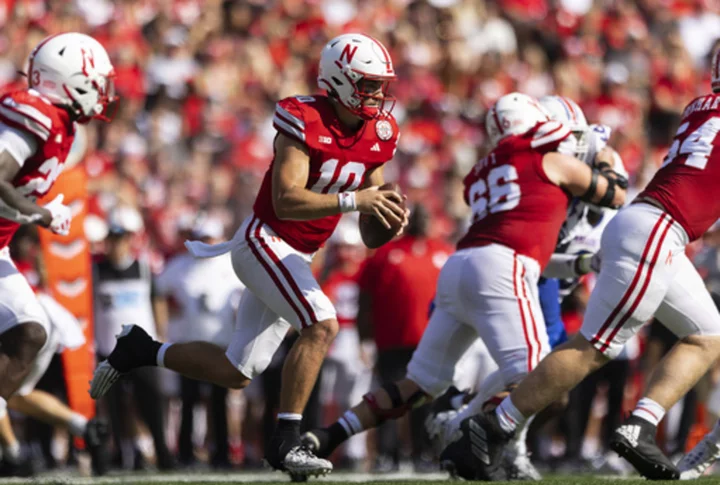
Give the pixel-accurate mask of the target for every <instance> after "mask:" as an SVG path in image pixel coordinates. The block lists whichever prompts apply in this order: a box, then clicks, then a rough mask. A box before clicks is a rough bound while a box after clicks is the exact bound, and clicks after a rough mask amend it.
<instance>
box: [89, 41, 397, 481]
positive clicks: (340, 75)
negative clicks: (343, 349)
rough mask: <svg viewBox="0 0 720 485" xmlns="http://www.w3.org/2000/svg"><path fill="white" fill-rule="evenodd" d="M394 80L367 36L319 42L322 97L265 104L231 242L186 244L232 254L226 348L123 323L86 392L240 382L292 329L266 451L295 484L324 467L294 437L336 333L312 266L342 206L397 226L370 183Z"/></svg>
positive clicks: (386, 195) (385, 149) (387, 133)
mask: <svg viewBox="0 0 720 485" xmlns="http://www.w3.org/2000/svg"><path fill="white" fill-rule="evenodd" d="M394 79H395V71H394V69H393V63H392V60H391V58H390V54H389V53H388V51H387V49H386V48H385V46H383V45H382V44H381V43H380V42H379V41H377V40H376V39H374V38H372V37H369V36H367V35H364V34H344V35H341V36H339V37H336V38H334V39H332V40H331V41H330V42H328V44H327V45H326V46H325V48H324V49H323V51H322V54H321V57H320V66H319V75H318V85H319V86H320V88H322V89H325V90H326V92H327V94H319V95H313V96H293V97H290V98H286V99H283V100H281V101H280V102H278V103H277V105H276V107H275V116H274V119H273V125H274V127H275V129H276V130H277V136H276V137H275V142H274V149H275V150H274V151H275V156H274V159H273V161H272V164H271V166H270V168H269V170H268V171H267V173H266V175H265V179H264V180H263V183H262V186H261V187H260V192H259V194H258V196H257V199H256V201H255V205H254V210H253V215H251V216H250V217H248V218H247V219H246V220H245V222H244V223H243V224H242V225H241V227H240V228H239V229H238V231H237V233H236V234H235V236H234V238H233V239H232V240H231V241H228V242H225V243H221V244H218V245H215V246H208V245H206V244H202V243H199V242H191V243H188V244H187V246H188V249H189V250H190V252H191V253H192V254H194V255H195V256H199V257H214V256H218V255H220V254H223V253H226V252H231V256H232V264H233V268H234V270H235V274H236V275H237V276H238V277H239V278H240V279H241V280H242V282H243V283H245V285H246V286H247V291H246V292H245V293H244V294H243V296H242V300H241V301H240V308H239V309H238V316H237V323H236V327H235V333H234V335H233V338H232V341H231V342H230V345H229V348H228V349H227V352H225V351H223V350H222V349H221V348H220V347H218V346H215V345H212V344H209V343H206V342H190V343H178V344H172V345H171V344H163V343H162V342H157V341H154V340H153V339H152V338H150V337H149V336H148V335H147V334H146V333H145V332H144V331H143V330H142V329H141V328H139V327H136V326H128V327H126V329H125V330H124V331H123V333H121V335H120V336H119V338H118V340H117V345H116V346H115V349H114V350H113V352H112V354H110V356H109V357H108V359H107V361H105V362H103V363H101V364H100V366H99V367H98V369H97V370H96V372H95V375H94V377H93V381H92V384H91V390H90V393H91V395H92V396H93V397H95V398H98V397H100V396H102V395H103V394H105V392H107V390H108V389H109V387H110V386H111V385H112V384H113V383H114V382H115V381H116V380H117V379H118V378H119V376H120V375H121V374H122V373H125V372H128V371H129V370H131V369H134V368H136V367H140V366H148V365H159V366H164V367H167V368H170V369H172V370H174V371H177V372H179V373H181V374H183V375H185V376H187V377H191V378H194V379H200V380H207V381H211V382H214V383H216V384H219V385H221V386H227V387H232V388H243V387H245V386H247V385H248V383H249V382H250V380H251V379H252V378H254V377H255V376H257V375H258V374H260V373H262V372H263V371H264V370H265V368H266V367H267V366H268V364H269V363H270V361H271V360H272V357H273V354H274V353H275V351H276V350H277V348H278V346H279V345H280V343H281V342H282V340H283V338H284V337H285V334H286V333H287V331H288V330H289V328H290V326H292V327H294V328H295V329H296V330H297V331H298V332H299V334H300V337H299V338H298V340H297V341H296V343H295V344H294V346H293V348H292V350H291V351H290V352H289V354H288V356H287V358H286V361H285V366H284V368H283V379H282V391H281V397H280V409H279V414H278V423H277V428H276V431H275V434H274V435H273V436H272V437H271V438H270V439H269V440H268V443H267V446H266V453H265V457H266V460H267V461H268V462H269V463H270V465H271V466H272V467H274V468H276V469H279V470H285V471H287V472H288V473H290V474H291V475H292V476H294V477H295V478H298V479H302V478H304V477H307V476H308V475H318V474H325V473H328V472H329V471H330V470H331V469H332V465H331V464H330V462H329V461H327V460H325V459H321V458H318V457H316V456H315V455H314V454H313V453H312V452H311V451H309V450H307V449H306V448H304V447H302V446H301V442H300V424H301V423H300V421H301V418H302V412H303V409H304V408H305V404H306V402H307V400H308V397H309V395H310V392H311V390H312V388H313V385H314V384H315V381H316V379H317V375H318V372H319V370H320V366H321V363H322V361H323V358H324V357H325V355H326V353H327V350H328V348H329V346H330V344H331V343H332V341H333V339H334V337H335V335H336V334H337V332H338V321H337V316H336V312H335V308H334V307H333V305H332V303H331V302H330V300H329V298H328V297H327V296H326V295H325V293H323V291H322V289H321V288H320V285H319V283H318V282H317V280H316V279H315V277H314V276H313V273H312V271H311V269H310V262H311V260H312V256H313V253H315V252H316V251H317V250H318V249H319V248H320V247H321V246H322V245H323V243H324V242H325V241H326V240H327V239H328V238H329V237H330V235H331V234H332V232H333V230H334V229H335V226H336V225H337V223H338V220H339V219H340V215H341V214H343V213H346V212H361V213H365V214H373V215H374V216H375V217H377V218H378V219H379V220H380V221H381V222H382V223H383V224H384V225H385V227H387V228H388V229H390V228H391V227H397V228H400V230H401V229H402V227H403V225H404V224H406V223H407V214H406V211H404V210H403V209H402V208H401V206H400V205H401V204H402V202H403V197H402V196H401V195H400V194H399V193H397V192H395V191H393V190H378V187H379V186H380V185H382V184H383V182H384V180H383V166H384V164H385V163H386V162H387V161H389V160H390V159H391V158H392V157H393V155H394V154H395V150H396V148H397V140H398V126H397V123H396V122H395V118H394V117H393V116H392V114H391V113H390V111H391V109H392V106H393V104H394V101H393V99H392V97H391V96H389V94H388V85H389V84H390V82H391V81H392V80H394Z"/></svg>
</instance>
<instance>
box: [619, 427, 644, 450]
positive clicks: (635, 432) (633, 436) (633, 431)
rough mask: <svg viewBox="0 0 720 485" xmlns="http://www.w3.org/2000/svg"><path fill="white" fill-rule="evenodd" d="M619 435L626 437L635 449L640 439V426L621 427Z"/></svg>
mask: <svg viewBox="0 0 720 485" xmlns="http://www.w3.org/2000/svg"><path fill="white" fill-rule="evenodd" d="M618 434H620V435H622V436H624V437H625V438H626V439H627V440H628V441H629V442H630V444H631V445H632V446H633V448H636V447H637V445H638V438H639V437H640V426H638V425H637V424H632V425H625V426H620V429H619V430H618Z"/></svg>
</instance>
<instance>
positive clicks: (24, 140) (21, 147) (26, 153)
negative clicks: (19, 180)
mask: <svg viewBox="0 0 720 485" xmlns="http://www.w3.org/2000/svg"><path fill="white" fill-rule="evenodd" d="M37 148H38V146H37V141H36V140H35V138H34V137H33V136H32V135H30V134H29V133H26V132H24V131H22V130H20V129H18V128H13V127H12V126H8V125H6V124H4V123H2V121H0V153H1V152H3V151H7V152H8V153H9V154H10V155H11V156H12V157H13V158H14V159H15V161H16V162H17V163H18V165H20V166H21V167H22V166H23V164H24V163H25V160H27V159H28V158H30V157H31V156H32V155H33V153H35V150H37Z"/></svg>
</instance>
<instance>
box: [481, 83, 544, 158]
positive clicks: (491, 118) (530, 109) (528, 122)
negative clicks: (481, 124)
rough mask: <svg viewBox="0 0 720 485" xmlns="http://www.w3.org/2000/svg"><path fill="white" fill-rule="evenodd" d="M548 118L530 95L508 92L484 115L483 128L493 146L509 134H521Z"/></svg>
mask: <svg viewBox="0 0 720 485" xmlns="http://www.w3.org/2000/svg"><path fill="white" fill-rule="evenodd" d="M549 119H550V117H549V115H548V113H547V112H546V111H545V110H544V109H543V107H542V106H540V103H538V102H537V100H536V99H535V98H533V97H532V96H528V95H527V94H522V93H510V94H506V95H505V96H503V97H501V98H500V99H498V100H497V102H495V105H494V106H493V107H492V108H490V111H488V112H487V115H486V116H485V130H486V131H487V134H488V136H489V137H490V143H491V144H492V146H493V147H495V146H496V145H497V144H498V143H499V142H500V140H502V139H503V138H505V137H507V136H510V135H521V134H523V133H525V132H527V131H528V130H530V129H532V128H533V127H534V126H535V125H537V124H538V123H540V122H541V121H548V120H549Z"/></svg>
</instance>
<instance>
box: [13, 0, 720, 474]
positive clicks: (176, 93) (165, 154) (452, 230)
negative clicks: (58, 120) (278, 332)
mask: <svg viewBox="0 0 720 485" xmlns="http://www.w3.org/2000/svg"><path fill="white" fill-rule="evenodd" d="M60 31H80V32H86V33H89V34H91V35H93V36H94V37H95V38H97V39H98V40H99V41H100V42H101V43H102V44H103V45H104V46H105V47H106V49H107V50H108V52H109V53H110V55H111V57H112V60H113V63H114V65H115V68H116V72H117V78H116V80H115V83H116V87H117V91H118V92H119V94H120V96H121V100H120V102H119V103H118V105H117V113H116V115H115V118H114V121H113V122H112V123H111V124H102V123H96V124H92V125H90V126H88V127H86V128H85V129H84V131H83V136H82V137H81V138H82V141H81V145H82V146H83V147H84V156H83V159H84V161H83V163H84V167H85V169H86V171H87V174H88V176H89V186H88V188H89V190H90V194H91V202H90V214H91V217H90V222H89V223H88V224H87V226H86V228H87V232H88V234H87V235H88V238H89V239H90V240H91V241H92V242H93V243H94V244H93V248H94V250H95V251H96V252H97V253H98V254H100V253H104V252H107V251H108V250H109V247H110V245H111V244H112V242H109V241H110V240H112V239H113V238H114V237H117V233H116V234H114V235H113V227H114V226H113V224H115V225H117V223H116V222H117V221H116V222H113V221H111V219H112V214H113V213H114V212H113V211H117V210H118V208H122V209H123V210H127V211H131V212H132V213H133V214H136V215H133V216H127V217H130V219H132V220H133V222H132V223H126V225H127V224H130V226H132V227H125V229H124V232H123V234H125V233H129V234H131V235H132V238H131V244H130V248H131V251H132V253H133V254H134V255H136V256H137V255H139V256H142V258H144V260H146V261H148V264H149V267H150V269H151V272H152V273H154V274H155V275H161V274H162V273H163V271H164V268H165V267H166V266H167V265H168V262H169V261H170V260H171V258H173V257H175V256H178V255H181V254H182V252H183V247H182V242H183V240H184V238H186V237H188V236H189V235H191V234H192V233H193V231H194V230H198V217H197V216H198V214H202V217H203V221H208V220H210V221H212V227H213V229H212V231H213V232H212V237H213V238H214V239H222V238H227V237H230V236H232V233H233V232H234V230H235V229H236V227H237V226H238V225H239V222H240V221H242V220H243V219H244V218H245V217H246V216H247V215H248V213H249V212H250V210H251V206H252V202H253V200H254V196H255V194H256V191H257V189H258V187H259V186H260V181H261V177H262V176H263V174H264V172H265V171H266V170H267V168H268V165H269V162H270V160H271V158H272V155H273V154H272V139H273V137H274V135H275V132H274V129H273V128H272V116H273V111H274V103H275V102H276V101H277V100H279V99H282V98H283V97H286V96H291V95H296V94H311V93H313V92H316V91H317V86H316V76H317V60H318V58H319V54H320V50H321V48H322V47H323V45H324V44H325V42H326V41H327V40H328V39H330V38H331V37H333V36H335V35H337V34H338V33H341V32H347V31H361V32H365V33H368V34H370V35H373V36H375V37H377V38H378V39H380V40H381V41H382V42H383V43H384V44H385V45H386V46H387V47H388V49H389V51H390V53H391V55H392V58H393V61H394V64H395V70H396V72H397V74H398V80H397V82H395V83H394V84H393V85H392V87H391V91H392V94H394V95H395V96H396V97H397V99H398V102H397V104H396V106H395V109H394V112H393V114H394V115H395V116H396V118H397V119H398V121H399V124H400V127H401V133H402V137H401V138H400V144H399V149H398V152H397V154H396V156H395V158H394V160H393V161H392V162H391V163H390V164H389V165H388V167H387V169H386V172H385V173H386V178H387V179H389V180H394V181H397V182H398V183H400V185H401V187H402V188H403V190H404V192H405V193H407V195H408V198H409V200H410V202H411V203H414V202H418V201H422V203H423V206H424V209H423V210H424V211H425V213H426V214H427V217H426V220H427V223H426V226H427V227H426V228H425V229H424V236H423V237H425V236H426V237H429V238H431V239H433V240H438V241H444V243H453V242H454V241H455V240H457V238H458V236H459V235H461V233H462V231H463V230H464V228H465V227H466V224H467V216H468V210H467V207H466V206H465V204H464V202H463V201H462V196H461V194H462V190H461V189H460V187H461V181H462V177H463V176H464V175H465V174H466V173H467V171H468V170H469V169H470V167H471V166H472V165H473V164H474V163H475V161H476V160H477V159H478V158H479V156H481V155H482V154H483V151H484V142H485V132H484V127H483V124H484V114H485V111H486V110H487V109H488V107H489V106H490V105H491V104H492V103H493V102H494V101H495V100H496V99H497V98H499V97H500V96H501V95H503V94H506V93H509V92H512V91H521V92H524V93H527V94H530V95H533V96H536V97H540V96H543V95H546V94H560V95H564V96H567V97H569V98H572V99H573V100H576V101H577V102H578V103H579V104H580V106H581V107H582V108H583V109H584V110H585V113H586V116H587V119H588V121H589V122H591V123H602V124H605V125H607V126H609V127H610V128H612V130H613V132H612V137H611V139H610V145H611V146H613V147H614V148H616V149H617V151H618V152H619V154H620V155H621V157H622V158H623V160H624V162H625V165H626V167H627V169H628V172H629V174H630V182H631V186H632V189H633V195H634V194H635V193H637V191H639V190H640V189H641V188H642V187H643V186H644V184H646V183H647V181H648V180H649V178H650V177H651V176H652V174H653V173H654V172H655V171H656V170H657V169H658V167H659V166H660V164H661V162H662V158H663V157H664V155H665V153H666V151H667V148H668V146H669V144H670V141H671V139H672V136H673V134H674V131H675V129H676V127H677V124H678V121H679V119H680V114H681V111H682V109H683V107H684V106H685V105H686V104H687V102H688V101H690V100H691V99H692V98H693V97H695V96H696V95H699V94H702V93H706V92H708V91H709V77H710V76H709V65H708V59H709V54H710V52H711V51H712V49H713V48H714V47H715V45H716V43H717V39H718V38H720V2H718V1H716V0H204V1H201V0H116V1H111V0H0V92H5V91H8V90H11V89H14V88H16V87H24V86H25V79H24V75H23V74H22V72H23V71H24V69H25V67H26V66H25V63H26V59H27V57H28V54H29V52H30V49H31V48H32V47H33V46H35V45H36V44H37V43H38V42H39V41H40V40H41V39H42V38H43V37H45V36H46V35H48V34H51V33H55V32H60ZM115 229H117V228H115ZM205 235H207V234H205ZM717 247H720V237H718V236H717V234H715V233H711V234H709V235H708V236H707V237H706V238H705V240H704V242H703V243H701V244H698V245H696V247H695V248H694V251H696V252H697V256H696V258H697V261H698V264H699V265H700V267H701V271H702V274H704V275H706V276H707V277H708V282H709V285H710V286H711V288H718V289H720V262H719V261H718V259H720V258H718V257H717V256H718V253H717V251H716V248H717ZM328 256H329V257H327V258H318V259H317V263H316V264H317V271H318V273H319V274H322V275H325V276H327V275H329V274H331V273H332V271H333V269H336V268H335V267H334V266H333V264H337V260H336V259H335V258H334V257H333V255H332V254H328ZM363 257H364V254H363V255H362V257H361V259H362V258H363ZM586 296H587V287H585V288H583V287H581V288H580V289H579V290H578V292H577V293H576V295H574V296H573V298H571V299H570V300H568V301H566V304H565V310H566V314H565V316H566V322H567V324H568V327H569V331H570V332H572V331H573V330H576V329H577V327H578V326H579V321H580V319H581V314H582V309H583V304H584V301H585V299H586ZM355 310H356V311H357V308H356V309H355ZM361 310H362V309H361ZM170 311H172V308H171V309H170ZM423 311H425V309H424V308H423ZM353 318H354V317H353ZM170 320H172V319H170ZM168 332H170V330H169V329H167V330H166V329H165V328H159V329H158V333H160V334H161V336H165V337H167V336H168V334H167V333H168ZM163 334H164V335H163ZM651 341H652V339H651V338H649V339H648V340H647V342H651ZM410 344H411V342H410ZM645 344H646V343H645V342H641V345H645ZM408 345H409V344H408ZM648 348H650V347H649V346H648ZM362 354H363V358H364V359H365V358H366V357H368V355H366V354H370V353H367V352H362ZM639 355H640V353H639V352H635V353H634V354H633V353H631V354H630V355H629V356H628V362H630V363H631V364H629V366H628V369H626V371H623V372H626V374H627V375H626V376H625V378H626V382H627V386H626V392H625V394H626V396H629V399H631V398H632V393H633V392H636V391H637V389H638V387H639V386H640V385H641V383H642V378H643V375H644V374H643V373H642V372H641V371H642V369H643V368H645V366H644V365H637V362H638V359H639V357H638V356H639ZM653 355H655V354H653ZM365 360H367V359H365ZM641 362H643V361H641ZM369 365H372V362H369ZM268 379H270V378H268ZM170 380H171V379H170V378H169V377H166V378H165V379H163V382H169V381H170ZM598 385H599V386H600V391H601V394H602V393H603V392H605V391H604V389H605V388H604V387H602V385H600V384H598ZM256 387H257V388H258V389H255V391H253V390H252V388H251V391H249V392H248V395H252V393H253V392H255V393H257V394H258V395H261V396H262V395H263V393H265V392H271V391H272V388H273V386H272V385H268V384H265V385H260V384H259V385H258V386H256ZM261 388H264V389H261ZM164 392H165V393H166V394H168V395H170V396H172V395H175V396H178V395H179V394H180V390H179V387H177V386H176V387H175V388H173V386H172V385H168V386H166V389H165V390H164ZM188 392H190V391H188ZM193 392H194V393H195V394H198V393H199V392H200V391H193ZM203 392H206V393H207V395H208V396H210V394H211V391H210V390H207V391H203ZM173 393H174V394H173ZM200 394H202V393H201V392H200ZM323 396H324V394H323V393H322V392H320V397H319V398H318V399H321V398H323ZM265 397H266V398H267V399H265V401H262V400H261V401H257V402H269V401H271V399H270V398H269V394H268V395H266V396H265ZM622 398H623V395H622V389H621V396H620V399H621V400H622ZM227 399H228V403H231V404H232V403H234V404H232V405H234V406H235V408H239V406H240V404H239V403H241V402H245V403H246V404H245V407H244V408H243V409H245V415H246V416H255V417H257V418H258V422H262V419H261V418H260V416H261V415H262V410H258V409H253V406H252V403H253V402H255V401H253V400H252V399H249V398H247V399H245V398H241V397H240V396H238V395H236V394H235V393H231V394H230V396H229V397H228V398H227ZM243 399H244V400H243ZM324 399H325V400H324V402H325V403H326V404H327V402H332V399H330V398H328V397H327V396H325V398H324ZM233 400H234V401H233ZM596 408H597V406H596V407H594V408H592V409H591V410H590V411H589V412H588V413H586V414H585V415H584V416H585V418H584V419H585V421H587V419H588V417H590V418H591V417H592V416H595V415H596V414H597V413H598V412H599V413H601V414H602V410H601V411H598V409H596ZM169 409H170V412H169V413H168V416H169V418H167V417H166V418H164V419H166V420H168V419H169V424H166V429H167V430H169V432H168V434H167V436H165V437H164V438H160V439H163V440H166V441H167V442H168V443H169V446H170V449H171V451H175V450H176V449H177V444H176V441H177V433H178V431H177V427H178V424H177V420H178V419H179V417H178V416H179V411H177V410H176V412H175V413H174V414H173V411H172V409H173V408H172V407H170V408H169ZM621 410H622V406H620V409H615V410H614V411H613V412H615V413H619V412H621ZM337 411H340V409H338V410H337ZM693 412H694V410H693ZM253 413H254V414H253ZM238 414H239V411H238ZM173 416H174V418H173ZM330 417H331V416H330ZM173 419H175V421H174V422H173ZM186 419H189V418H187V417H186ZM238 419H239V417H237V416H235V417H232V418H231V419H229V423H226V425H227V426H229V428H230V441H231V442H232V440H233V439H235V440H236V444H237V443H240V442H242V440H241V434H243V435H244V434H245V433H250V434H252V432H253V429H252V428H253V427H257V424H256V423H255V422H254V421H253V420H251V419H250V420H246V422H247V425H246V426H243V427H242V432H241V431H240V424H238V423H237V422H235V421H237V420H238ZM269 419H270V421H269V422H270V423H272V418H269ZM318 419H325V418H324V417H322V416H321V417H320V418H318ZM328 419H329V417H328ZM691 421H692V420H691ZM583 424H585V423H583ZM560 428H562V426H560V427H559V429H560ZM254 432H255V433H256V435H261V434H262V433H263V432H262V430H259V429H256V430H255V431H254ZM588 432H589V433H595V435H600V434H602V433H600V432H599V431H598V429H593V427H592V426H591V427H590V429H589V431H588ZM153 434H155V435H157V433H153ZM193 436H194V435H193ZM223 436H226V435H223ZM233 437H234V438H233ZM575 438H576V439H577V437H575ZM156 439H157V436H156ZM546 439H550V438H547V437H546ZM579 439H580V441H581V442H582V436H581V437H580V438H579ZM121 441H122V440H117V444H118V447H121V445H122V443H121ZM226 441H227V440H226ZM251 441H252V440H251ZM251 441H247V442H251ZM550 441H552V442H554V441H553V440H550ZM186 443H187V440H186ZM184 446H187V444H186V445H184ZM238 446H240V445H237V446H235V447H234V448H233V447H232V446H231V455H232V456H235V458H233V459H237V460H241V458H238V457H239V456H241V455H242V454H243V453H242V452H241V451H238V450H239V448H238ZM551 448H552V446H549V447H546V449H548V450H549V449H551ZM243 449H245V448H243ZM552 449H553V450H555V449H554V448H552ZM157 450H158V448H157V447H156V451H157ZM233 450H234V451H233ZM555 451H556V450H555ZM555 451H553V453H555V454H556V455H557V454H561V452H555ZM575 451H577V447H575V448H574V451H573V452H575ZM183 453H185V455H184V457H181V458H182V459H183V460H184V461H192V460H191V458H190V455H192V454H193V452H192V450H191V451H190V452H188V451H187V449H185V451H183ZM188 453H189V454H188ZM232 453H234V455H233V454H232ZM160 454H162V455H163V456H164V455H165V454H166V450H165V449H163V448H162V447H160ZM245 454H246V456H249V457H250V458H251V460H249V461H252V460H257V459H259V457H260V456H261V454H260V453H259V451H258V450H255V451H254V452H251V451H248V449H245ZM216 458H217V457H216ZM163 460H166V462H167V463H166V464H167V466H168V467H171V466H173V464H172V459H171V458H169V457H164V458H163ZM217 460H218V463H220V464H225V460H224V459H223V458H217ZM237 460H236V461H237ZM249 461H248V462H249ZM396 461H397V460H396Z"/></svg>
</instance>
